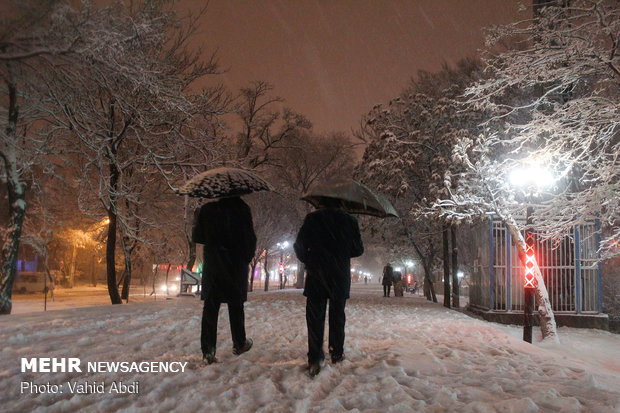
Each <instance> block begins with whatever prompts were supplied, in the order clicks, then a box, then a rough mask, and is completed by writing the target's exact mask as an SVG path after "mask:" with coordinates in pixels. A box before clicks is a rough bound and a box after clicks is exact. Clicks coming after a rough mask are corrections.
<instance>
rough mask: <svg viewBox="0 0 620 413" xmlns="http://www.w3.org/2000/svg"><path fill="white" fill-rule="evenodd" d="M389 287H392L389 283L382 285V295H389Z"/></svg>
mask: <svg viewBox="0 0 620 413" xmlns="http://www.w3.org/2000/svg"><path fill="white" fill-rule="evenodd" d="M390 288H392V286H391V285H384V286H383V296H384V297H389V296H390Z"/></svg>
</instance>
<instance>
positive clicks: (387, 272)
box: [382, 265, 394, 285]
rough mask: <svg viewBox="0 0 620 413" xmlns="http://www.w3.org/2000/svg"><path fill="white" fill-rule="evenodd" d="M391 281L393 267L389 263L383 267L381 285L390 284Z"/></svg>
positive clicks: (392, 278) (392, 279)
mask: <svg viewBox="0 0 620 413" xmlns="http://www.w3.org/2000/svg"><path fill="white" fill-rule="evenodd" d="M392 281H394V269H393V268H392V266H391V265H386V266H385V267H383V281H382V284H383V285H392Z"/></svg>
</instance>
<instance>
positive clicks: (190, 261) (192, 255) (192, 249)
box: [187, 241, 196, 272]
mask: <svg viewBox="0 0 620 413" xmlns="http://www.w3.org/2000/svg"><path fill="white" fill-rule="evenodd" d="M188 247H189V257H188V258H187V270H188V271H190V272H192V271H194V270H193V268H194V264H196V243H195V242H191V241H190V242H189V243H188Z"/></svg>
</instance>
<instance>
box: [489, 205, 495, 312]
mask: <svg viewBox="0 0 620 413" xmlns="http://www.w3.org/2000/svg"><path fill="white" fill-rule="evenodd" d="M489 288H490V291H489V310H495V239H494V238H493V217H491V218H490V221H489Z"/></svg>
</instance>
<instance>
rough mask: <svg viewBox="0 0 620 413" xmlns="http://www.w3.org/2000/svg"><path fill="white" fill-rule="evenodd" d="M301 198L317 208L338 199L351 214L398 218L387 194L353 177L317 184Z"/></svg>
mask: <svg viewBox="0 0 620 413" xmlns="http://www.w3.org/2000/svg"><path fill="white" fill-rule="evenodd" d="M301 199H303V200H304V201H307V202H309V203H311V204H312V205H313V206H314V207H315V208H318V207H320V206H322V205H325V204H327V205H330V204H332V203H334V201H336V202H337V203H338V204H339V205H340V207H341V208H342V209H344V210H345V211H347V212H349V213H351V214H364V215H373V216H376V217H381V218H385V217H388V216H392V217H396V218H398V213H397V212H396V210H395V209H394V206H392V204H391V203H390V201H389V200H388V199H387V198H386V197H385V196H383V195H382V194H380V193H378V192H376V191H373V190H372V189H370V188H368V187H367V186H366V185H364V184H362V183H360V182H357V181H354V180H353V179H349V180H345V181H334V182H328V183H323V184H318V185H315V186H314V187H313V188H312V189H310V190H309V191H308V192H307V193H306V194H305V195H304V196H303V197H302V198H301Z"/></svg>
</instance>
